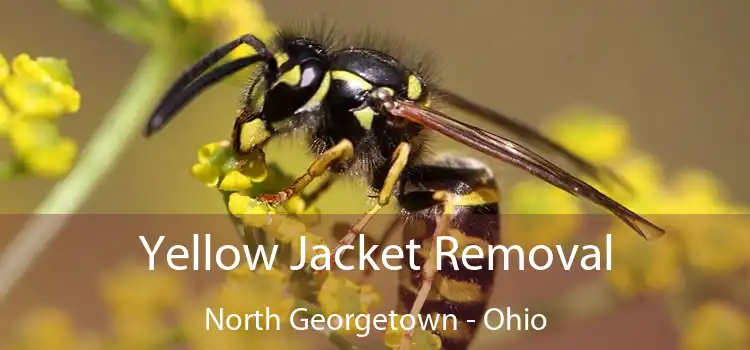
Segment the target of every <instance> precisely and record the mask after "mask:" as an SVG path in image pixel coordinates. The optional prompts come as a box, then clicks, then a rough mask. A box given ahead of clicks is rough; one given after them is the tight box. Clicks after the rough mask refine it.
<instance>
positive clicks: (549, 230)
mask: <svg viewBox="0 0 750 350" xmlns="http://www.w3.org/2000/svg"><path fill="white" fill-rule="evenodd" d="M505 208H506V210H507V212H508V213H511V214H516V215H511V216H510V217H509V218H508V219H507V222H506V226H505V229H506V230H505V231H506V232H504V236H505V237H506V239H507V240H508V242H509V243H511V244H518V245H520V246H524V247H526V246H528V247H531V246H534V245H538V244H561V243H565V242H566V241H567V240H569V239H570V238H571V237H572V235H573V234H574V233H575V231H576V229H577V228H578V227H579V225H580V221H581V218H582V215H580V214H582V208H581V203H580V199H578V198H576V197H574V196H572V195H570V194H568V193H567V192H565V191H562V190H560V189H558V188H556V187H554V186H551V185H548V184H547V183H544V182H541V181H538V180H525V181H520V182H518V183H516V184H514V185H513V186H512V187H511V188H510V190H509V192H508V197H507V205H506V207H505Z"/></svg>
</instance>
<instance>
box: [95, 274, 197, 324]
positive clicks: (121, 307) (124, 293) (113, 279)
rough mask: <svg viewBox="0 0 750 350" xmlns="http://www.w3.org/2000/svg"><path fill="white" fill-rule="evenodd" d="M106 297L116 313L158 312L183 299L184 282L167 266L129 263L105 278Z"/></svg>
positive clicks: (104, 289) (144, 313)
mask: <svg viewBox="0 0 750 350" xmlns="http://www.w3.org/2000/svg"><path fill="white" fill-rule="evenodd" d="M102 288H103V294H104V299H105V301H106V302H107V305H108V306H109V308H110V309H112V310H113V311H114V313H115V314H133V313H140V314H141V315H144V316H145V315H147V314H157V313H158V312H160V311H162V310H167V309H170V308H173V307H174V306H176V305H177V303H178V302H180V301H181V300H183V297H184V296H183V294H182V283H181V281H180V280H179V279H178V278H177V276H176V275H175V274H174V273H172V272H171V270H169V269H168V268H167V267H165V266H157V267H156V269H155V270H154V271H148V270H146V269H144V268H143V266H140V265H126V266H124V267H122V268H120V269H119V270H118V271H115V272H113V273H111V274H109V275H107V276H106V277H105V279H104V280H103V282H102Z"/></svg>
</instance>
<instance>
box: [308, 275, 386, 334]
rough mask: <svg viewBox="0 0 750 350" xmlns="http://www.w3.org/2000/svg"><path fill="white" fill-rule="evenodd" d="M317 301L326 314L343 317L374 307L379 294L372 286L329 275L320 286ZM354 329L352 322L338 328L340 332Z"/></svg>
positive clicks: (378, 301) (378, 300) (365, 311)
mask: <svg viewBox="0 0 750 350" xmlns="http://www.w3.org/2000/svg"><path fill="white" fill-rule="evenodd" d="M318 302H319V303H320V308H321V309H322V310H323V312H324V313H325V314H326V315H340V316H342V318H344V319H345V318H346V315H360V314H365V313H367V312H368V310H369V309H370V308H372V307H376V306H377V305H378V304H379V303H380V295H379V294H378V293H377V292H376V291H375V289H374V288H373V287H372V286H367V287H362V286H358V285H357V284H356V283H354V282H352V281H350V280H348V279H346V278H343V277H339V276H335V275H330V276H329V277H328V278H327V279H326V280H325V282H323V285H322V286H321V287H320V292H319V294H318ZM350 320H351V322H354V321H353V319H351V318H350ZM346 328H349V330H347V329H346ZM355 331H356V327H355V325H354V324H351V325H349V327H341V329H340V330H339V332H340V333H342V334H349V333H348V332H355Z"/></svg>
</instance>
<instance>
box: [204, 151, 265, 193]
mask: <svg viewBox="0 0 750 350" xmlns="http://www.w3.org/2000/svg"><path fill="white" fill-rule="evenodd" d="M190 173H191V174H192V175H193V176H194V177H195V178H197V179H198V180H199V181H201V182H203V183H205V184H206V186H208V187H216V186H217V185H218V186H219V189H221V190H223V191H229V192H236V191H243V190H247V189H249V188H251V187H252V183H254V182H262V181H263V180H265V178H266V177H267V176H268V172H267V170H266V166H265V163H264V159H263V157H262V156H259V155H255V154H251V155H249V156H248V157H246V158H243V160H242V161H241V162H240V161H238V160H237V159H235V158H234V156H233V154H232V148H231V144H230V143H229V142H228V141H222V142H211V143H208V144H205V145H203V146H201V147H200V148H198V162H196V163H194V164H193V165H192V167H191V168H190ZM219 179H222V181H221V184H219V183H218V182H219Z"/></svg>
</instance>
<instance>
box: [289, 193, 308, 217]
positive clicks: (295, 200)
mask: <svg viewBox="0 0 750 350" xmlns="http://www.w3.org/2000/svg"><path fill="white" fill-rule="evenodd" d="M305 206H306V204H305V200H304V199H302V198H301V197H300V196H294V197H292V198H289V200H287V201H286V202H284V209H286V211H287V212H289V213H291V214H302V213H304V212H305Z"/></svg>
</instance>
